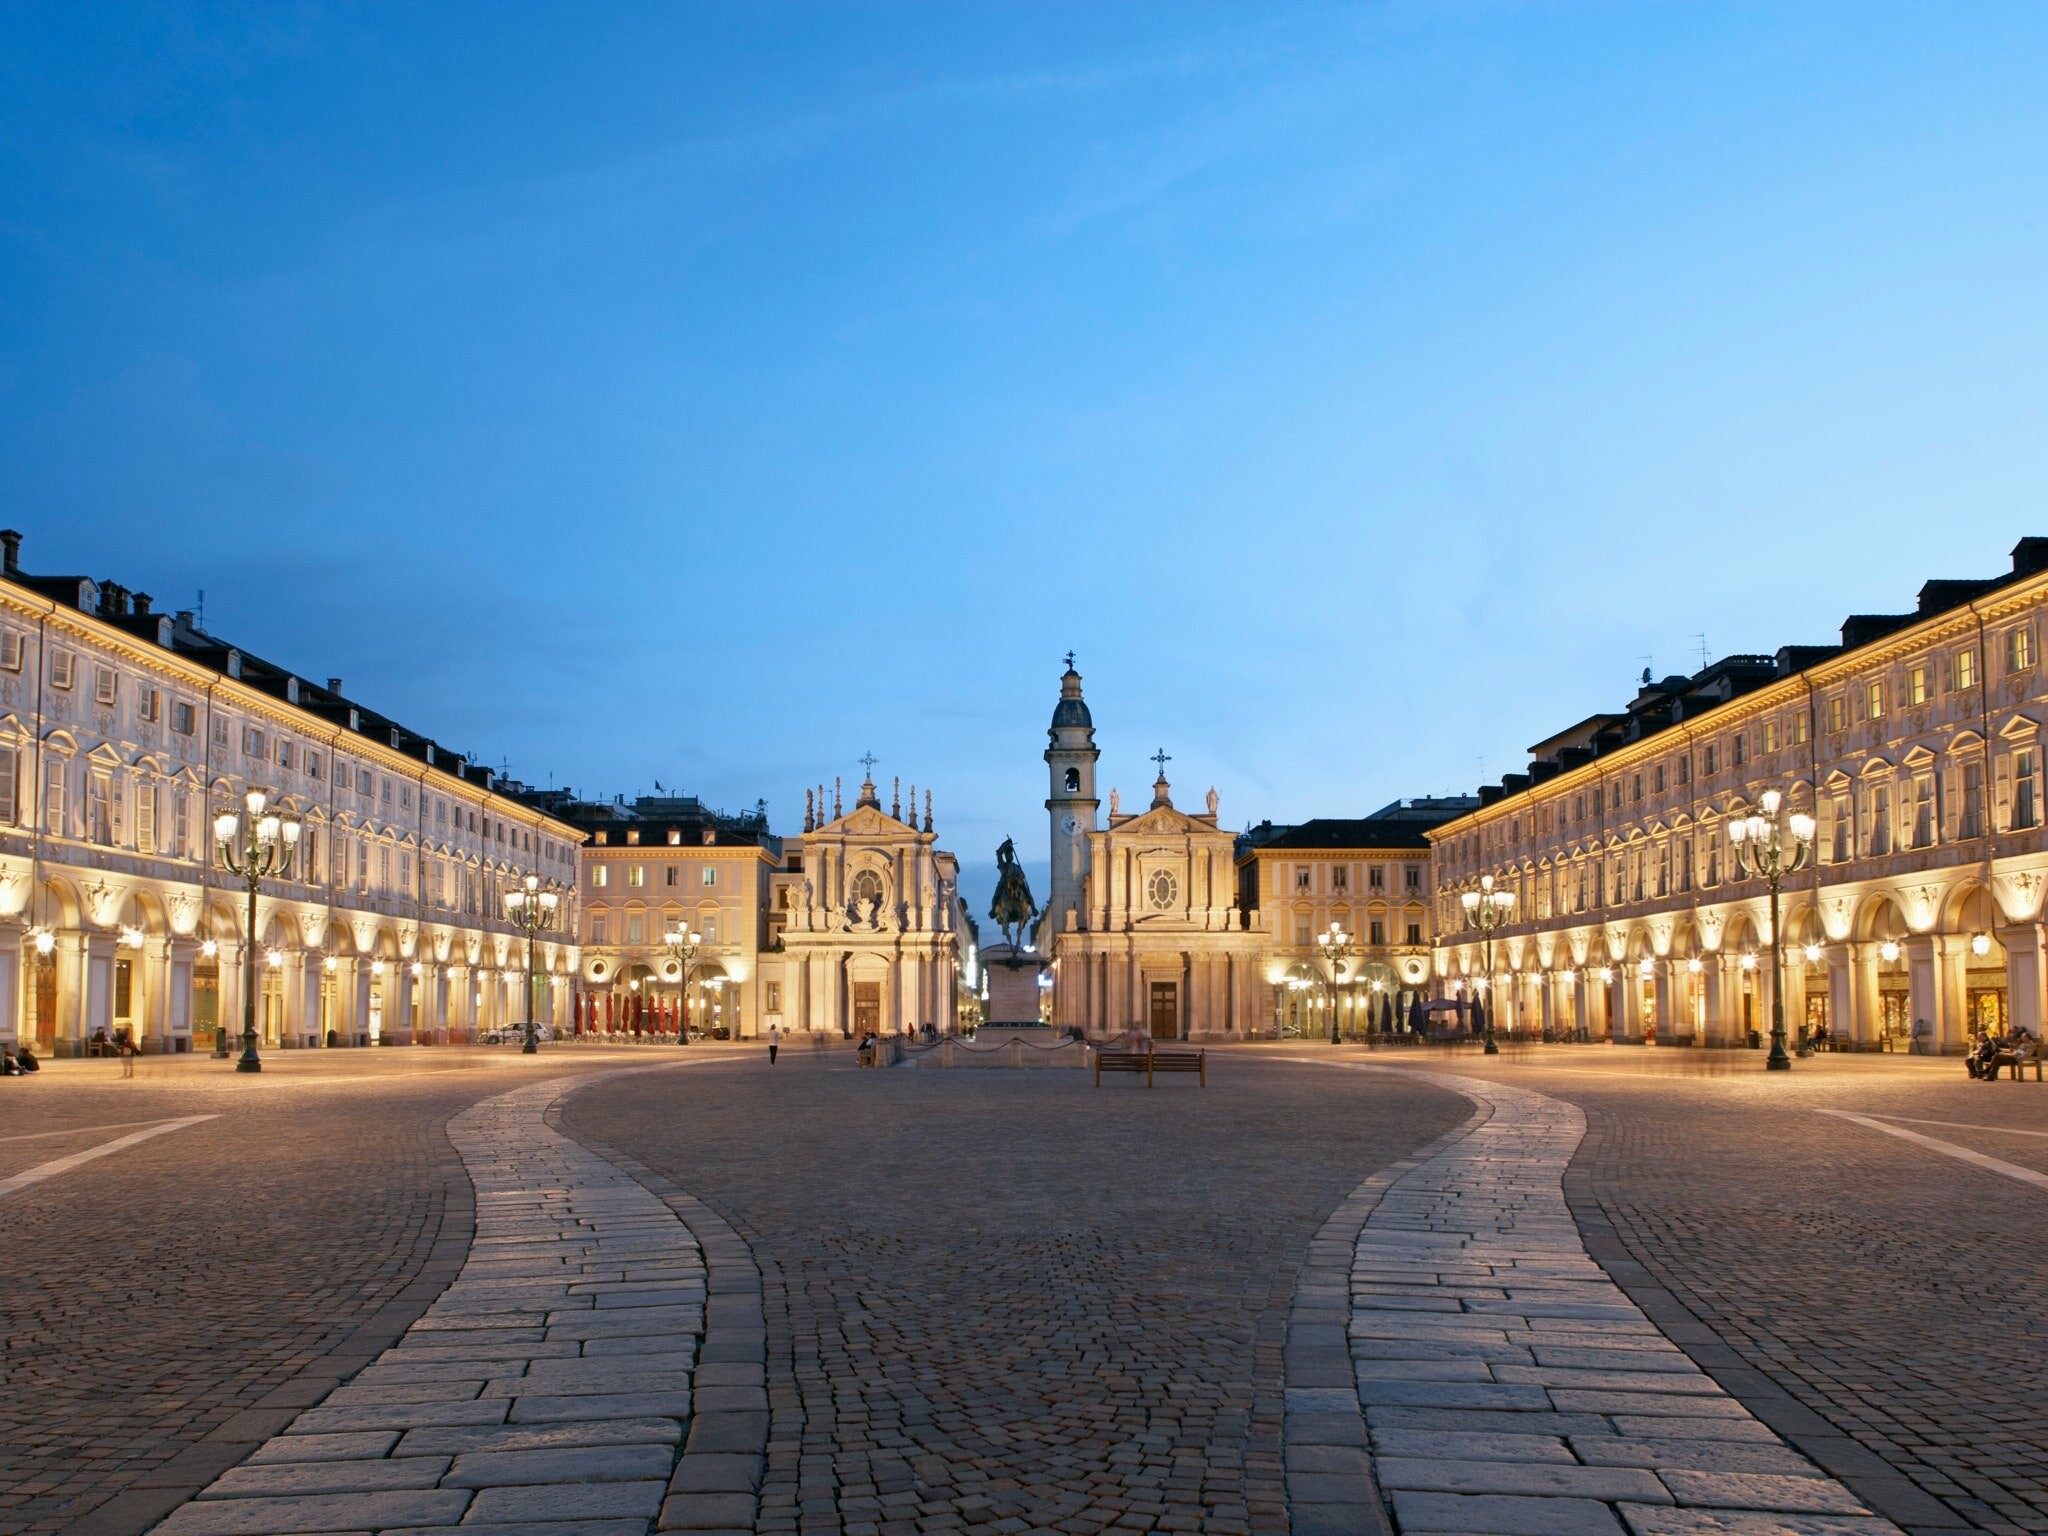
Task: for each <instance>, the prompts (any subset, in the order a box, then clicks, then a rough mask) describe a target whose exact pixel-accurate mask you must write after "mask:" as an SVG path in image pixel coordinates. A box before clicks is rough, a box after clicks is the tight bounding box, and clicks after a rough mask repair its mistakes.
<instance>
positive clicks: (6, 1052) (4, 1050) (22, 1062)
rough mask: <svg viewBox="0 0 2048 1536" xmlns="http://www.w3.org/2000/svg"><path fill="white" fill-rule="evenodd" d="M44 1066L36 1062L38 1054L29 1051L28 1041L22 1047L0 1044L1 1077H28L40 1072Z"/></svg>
mask: <svg viewBox="0 0 2048 1536" xmlns="http://www.w3.org/2000/svg"><path fill="white" fill-rule="evenodd" d="M42 1070H43V1064H42V1063H41V1062H40V1061H37V1060H36V1053H35V1052H34V1051H32V1050H31V1049H29V1045H28V1042H27V1041H25V1040H24V1041H23V1042H22V1043H21V1044H20V1045H6V1044H0V1077H26V1076H27V1075H28V1074H29V1073H31V1072H40V1071H42Z"/></svg>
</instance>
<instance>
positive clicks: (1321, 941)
mask: <svg viewBox="0 0 2048 1536" xmlns="http://www.w3.org/2000/svg"><path fill="white" fill-rule="evenodd" d="M1316 946H1317V947H1318V948H1319V949H1321V950H1322V952H1323V959H1325V960H1326V961H1328V962H1329V965H1330V1044H1332V1045H1337V1044H1339V1043H1340V1036H1339V1033H1338V1031H1339V1025H1340V1019H1339V1015H1338V1012H1337V985H1338V983H1340V982H1341V981H1342V980H1343V979H1344V967H1345V966H1346V965H1348V964H1349V963H1350V961H1351V957H1352V956H1353V955H1356V954H1357V953H1358V946H1357V945H1356V944H1355V943H1353V942H1352V938H1351V935H1350V934H1348V933H1346V932H1345V931H1344V925H1343V924H1342V923H1334V922H1333V923H1331V924H1330V926H1329V927H1327V928H1325V929H1324V930H1323V931H1322V932H1321V933H1319V934H1317V935H1316Z"/></svg>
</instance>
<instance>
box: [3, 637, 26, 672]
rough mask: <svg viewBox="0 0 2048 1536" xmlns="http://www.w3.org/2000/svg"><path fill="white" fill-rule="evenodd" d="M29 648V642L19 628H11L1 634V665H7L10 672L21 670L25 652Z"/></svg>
mask: <svg viewBox="0 0 2048 1536" xmlns="http://www.w3.org/2000/svg"><path fill="white" fill-rule="evenodd" d="M27 649H28V642H27V640H26V639H25V638H24V637H23V635H22V634H21V632H20V631H19V630H13V629H10V630H8V631H7V632H6V633H4V634H0V667H5V668H6V669H7V670H8V671H10V672H19V671H20V670H21V664H22V658H23V654H24V653H25V652H26V651H27Z"/></svg>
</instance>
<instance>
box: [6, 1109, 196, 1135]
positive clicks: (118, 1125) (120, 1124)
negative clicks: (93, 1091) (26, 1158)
mask: <svg viewBox="0 0 2048 1536" xmlns="http://www.w3.org/2000/svg"><path fill="white" fill-rule="evenodd" d="M171 1118H173V1117H172V1116H170V1115H159V1116H158V1117H157V1118H156V1119H154V1120H116V1121H114V1122H113V1123H112V1124H111V1125H73V1126H67V1127H66V1128H65V1129H63V1130H61V1131H24V1132H22V1134H21V1135H19V1136H0V1142H9V1141H48V1140H50V1139H51V1138H52V1137H54V1136H83V1135H85V1134H86V1133H87V1132H88V1131H125V1130H127V1129H128V1127H129V1126H131V1125H162V1124H163V1123H164V1122H165V1121H166V1120H169V1119H171Z"/></svg>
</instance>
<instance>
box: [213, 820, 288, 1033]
mask: <svg viewBox="0 0 2048 1536" xmlns="http://www.w3.org/2000/svg"><path fill="white" fill-rule="evenodd" d="M242 803H243V804H244V805H246V806H247V807H248V810H249V821H248V825H247V826H246V827H245V826H244V825H243V824H242V818H241V816H240V815H239V814H238V813H236V812H234V811H222V812H221V813H220V815H218V816H216V817H214V818H213V841H214V846H215V848H216V849H217V850H218V852H219V854H220V862H221V867H222V868H223V869H225V870H226V871H227V872H228V873H229V874H231V875H235V876H238V877H239V878H240V879H241V880H242V881H243V882H244V883H245V884H246V885H247V886H248V887H249V930H248V933H249V937H248V944H247V947H246V948H245V950H244V951H243V953H244V959H243V962H242V1059H241V1060H240V1061H237V1062H236V1063H235V1070H236V1071H237V1072H261V1071H262V1070H263V1060H262V1058H261V1057H259V1056H258V1055H257V1054H256V988H257V985H258V977H257V971H256V889H257V887H258V886H260V885H262V884H263V881H264V879H265V878H266V877H268V876H270V875H275V876H277V878H278V879H280V880H282V879H284V878H286V877H287V876H289V875H290V874H291V872H292V857H293V855H295V854H296V853H297V852H298V851H299V830H300V829H299V819H298V817H296V816H280V815H278V813H277V812H275V811H269V812H266V811H265V810H264V809H263V807H264V804H265V799H264V794H263V791H262V790H260V789H252V790H250V791H249V793H248V794H247V795H246V796H244V797H243V802H242ZM224 1039H225V1037H223V1040H224ZM217 1054H223V1055H224V1054H225V1049H224V1048H223V1050H222V1051H220V1052H218V1053H217Z"/></svg>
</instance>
